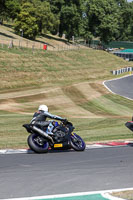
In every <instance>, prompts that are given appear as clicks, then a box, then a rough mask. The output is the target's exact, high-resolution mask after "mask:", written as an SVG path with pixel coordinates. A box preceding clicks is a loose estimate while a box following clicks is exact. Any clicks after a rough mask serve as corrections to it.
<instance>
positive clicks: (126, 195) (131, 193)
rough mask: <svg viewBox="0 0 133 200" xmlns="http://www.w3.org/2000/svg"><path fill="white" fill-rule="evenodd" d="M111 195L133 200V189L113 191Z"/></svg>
mask: <svg viewBox="0 0 133 200" xmlns="http://www.w3.org/2000/svg"><path fill="white" fill-rule="evenodd" d="M111 195H113V196H115V197H119V198H123V199H125V200H133V190H128V191H123V192H113V193H112V194H111Z"/></svg>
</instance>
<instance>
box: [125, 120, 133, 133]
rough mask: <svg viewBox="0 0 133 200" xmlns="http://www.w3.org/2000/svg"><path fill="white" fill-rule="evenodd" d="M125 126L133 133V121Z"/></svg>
mask: <svg viewBox="0 0 133 200" xmlns="http://www.w3.org/2000/svg"><path fill="white" fill-rule="evenodd" d="M125 126H126V127H127V128H129V129H130V130H131V131H133V121H129V122H126V123H125Z"/></svg>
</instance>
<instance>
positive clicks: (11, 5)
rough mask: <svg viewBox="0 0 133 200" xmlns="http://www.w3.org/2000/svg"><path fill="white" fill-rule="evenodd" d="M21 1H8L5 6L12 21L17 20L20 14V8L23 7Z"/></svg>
mask: <svg viewBox="0 0 133 200" xmlns="http://www.w3.org/2000/svg"><path fill="white" fill-rule="evenodd" d="M20 3H21V1H20V0H6V1H5V6H6V12H7V14H8V16H9V17H10V18H11V19H13V20H14V19H15V18H16V17H17V14H18V13H19V12H20V6H21V4H20Z"/></svg>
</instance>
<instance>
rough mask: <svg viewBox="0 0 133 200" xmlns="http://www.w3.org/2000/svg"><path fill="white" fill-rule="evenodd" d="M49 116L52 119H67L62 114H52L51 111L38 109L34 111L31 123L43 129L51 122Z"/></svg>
mask: <svg viewBox="0 0 133 200" xmlns="http://www.w3.org/2000/svg"><path fill="white" fill-rule="evenodd" d="M47 117H48V118H51V119H55V120H60V121H64V120H66V119H64V118H62V117H60V116H57V115H52V114H51V113H49V112H44V111H37V112H35V113H34V115H33V118H32V120H31V122H30V123H31V124H32V125H34V126H37V127H38V128H40V129H42V128H43V127H44V126H48V125H49V123H50V122H49V121H46V119H47Z"/></svg>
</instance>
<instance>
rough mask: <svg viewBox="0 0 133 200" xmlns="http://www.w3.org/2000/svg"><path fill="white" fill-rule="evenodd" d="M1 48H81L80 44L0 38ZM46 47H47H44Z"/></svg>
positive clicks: (58, 49)
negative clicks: (53, 43)
mask: <svg viewBox="0 0 133 200" xmlns="http://www.w3.org/2000/svg"><path fill="white" fill-rule="evenodd" d="M0 46H1V48H13V47H16V48H31V49H32V50H37V49H40V50H49V51H67V50H74V49H79V48H80V45H76V44H70V43H69V44H65V43H59V44H55V45H50V44H45V43H43V42H36V41H35V42H32V41H29V40H24V39H23V40H17V39H12V40H0ZM44 47H45V48H44Z"/></svg>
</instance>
